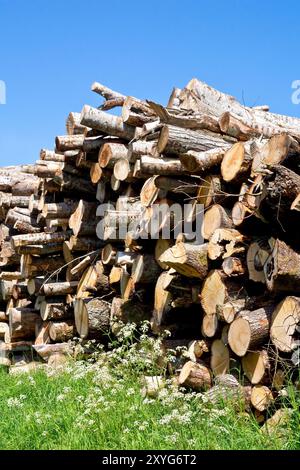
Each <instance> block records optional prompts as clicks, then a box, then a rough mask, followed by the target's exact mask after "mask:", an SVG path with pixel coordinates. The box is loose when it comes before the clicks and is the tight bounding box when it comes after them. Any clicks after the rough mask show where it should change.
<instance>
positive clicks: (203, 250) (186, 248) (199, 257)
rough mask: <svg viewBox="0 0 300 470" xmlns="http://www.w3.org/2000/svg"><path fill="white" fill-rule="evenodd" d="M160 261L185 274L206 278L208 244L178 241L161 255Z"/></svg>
mask: <svg viewBox="0 0 300 470" xmlns="http://www.w3.org/2000/svg"><path fill="white" fill-rule="evenodd" d="M159 261H160V262H163V263H165V264H166V265H167V266H169V267H170V268H173V269H175V270H176V271H177V272H178V273H180V274H183V275H184V276H187V277H197V278H200V279H204V278H205V276H206V274H207V272H208V260H207V244H203V245H193V244H188V243H182V242H179V243H176V244H175V245H174V246H172V247H171V248H169V249H168V250H166V251H165V252H164V253H163V254H162V255H161V256H160V258H159Z"/></svg>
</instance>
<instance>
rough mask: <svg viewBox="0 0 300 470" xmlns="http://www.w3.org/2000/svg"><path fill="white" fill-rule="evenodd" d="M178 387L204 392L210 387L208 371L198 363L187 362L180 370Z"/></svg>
mask: <svg viewBox="0 0 300 470" xmlns="http://www.w3.org/2000/svg"><path fill="white" fill-rule="evenodd" d="M178 382H179V385H182V386H184V387H187V388H192V389H193V390H196V391H199V390H206V389H208V388H210V387H211V386H212V379H211V373H210V370H209V369H208V368H207V367H206V366H205V365H204V364H200V363H195V362H192V361H188V362H187V363H186V364H185V365H184V366H183V368H182V369H181V372H180V375H179V379H178Z"/></svg>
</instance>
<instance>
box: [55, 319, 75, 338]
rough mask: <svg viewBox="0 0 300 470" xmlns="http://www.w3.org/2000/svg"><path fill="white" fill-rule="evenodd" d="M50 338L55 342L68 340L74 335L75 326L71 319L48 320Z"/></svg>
mask: <svg viewBox="0 0 300 470" xmlns="http://www.w3.org/2000/svg"><path fill="white" fill-rule="evenodd" d="M49 334H50V338H51V339H52V341H55V342H57V343H63V342H65V341H69V340H70V339H72V338H73V337H74V335H75V326H74V323H73V321H72V320H70V321H67V322H50V329H49Z"/></svg>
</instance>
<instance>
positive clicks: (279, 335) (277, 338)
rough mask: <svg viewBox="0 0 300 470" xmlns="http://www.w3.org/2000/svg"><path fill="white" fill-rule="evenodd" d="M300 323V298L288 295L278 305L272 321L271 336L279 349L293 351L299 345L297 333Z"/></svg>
mask: <svg viewBox="0 0 300 470" xmlns="http://www.w3.org/2000/svg"><path fill="white" fill-rule="evenodd" d="M299 324H300V298H299V297H291V296H289V297H286V298H285V299H283V300H282V301H281V302H280V303H279V305H277V306H276V308H275V310H274V312H273V314H272V321H271V329H270V337H271V340H272V342H273V344H274V345H275V346H276V348H278V349H279V351H282V352H291V351H293V350H294V349H296V348H297V346H298V340H297V339H296V338H297V337H295V334H296V333H297V332H298V328H299V327H298V325H299Z"/></svg>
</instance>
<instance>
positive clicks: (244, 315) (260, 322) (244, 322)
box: [228, 305, 274, 356]
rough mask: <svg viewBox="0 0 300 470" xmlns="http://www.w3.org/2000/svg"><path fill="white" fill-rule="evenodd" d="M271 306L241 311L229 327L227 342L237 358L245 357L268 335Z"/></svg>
mask: <svg viewBox="0 0 300 470" xmlns="http://www.w3.org/2000/svg"><path fill="white" fill-rule="evenodd" d="M273 311H274V306H273V305H268V306H265V307H261V308H259V309H257V310H254V311H252V312H250V311H249V310H243V311H241V312H240V313H239V315H238V318H236V319H235V320H234V321H233V322H232V323H231V325H230V328H229V332H228V342H229V346H230V348H231V349H232V351H233V352H234V353H235V354H236V355H237V356H245V354H246V352H247V351H249V350H255V348H257V347H258V346H260V345H261V344H262V343H263V342H264V341H265V340H267V338H268V336H269V334H270V325H271V316H272V313H273Z"/></svg>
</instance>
